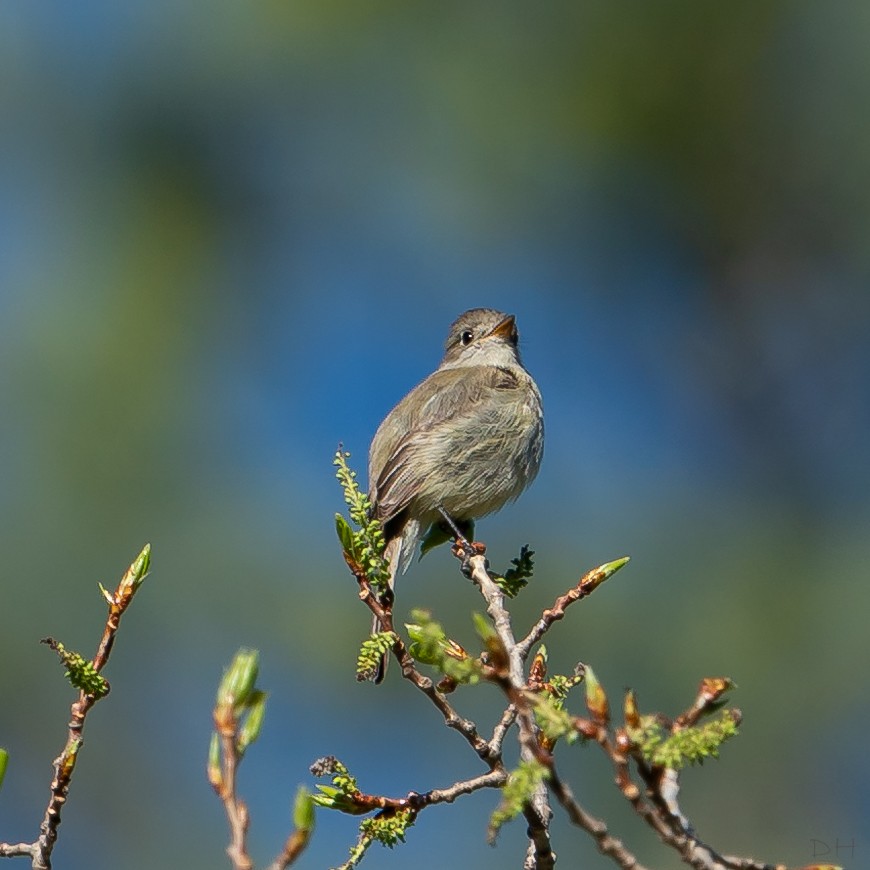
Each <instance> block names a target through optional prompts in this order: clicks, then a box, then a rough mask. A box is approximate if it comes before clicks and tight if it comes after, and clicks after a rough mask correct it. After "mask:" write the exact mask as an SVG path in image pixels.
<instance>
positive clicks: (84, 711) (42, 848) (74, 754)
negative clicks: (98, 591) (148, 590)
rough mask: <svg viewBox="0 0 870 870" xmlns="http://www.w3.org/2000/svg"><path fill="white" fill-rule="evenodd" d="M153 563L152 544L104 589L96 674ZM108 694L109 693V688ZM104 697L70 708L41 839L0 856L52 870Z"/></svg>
mask: <svg viewBox="0 0 870 870" xmlns="http://www.w3.org/2000/svg"><path fill="white" fill-rule="evenodd" d="M150 562H151V547H150V545H149V544H146V545H145V547H144V548H143V549H142V552H141V553H140V554H139V555H138V556H137V557H136V559H135V560H134V561H133V563H132V564H131V565H130V567H129V568H128V569H127V571H126V572H125V573H124V576H123V577H122V578H121V582H120V583H119V584H118V587H117V589H116V590H115V591H114V593H110V592H108V591H107V590H106V589H102V592H103V597H104V598H105V599H106V602H107V603H108V605H109V612H108V614H107V616H106V623H105V626H104V628H103V635H102V637H101V639H100V643H99V645H98V647H97V651H96V653H95V655H94V657H93V659H91V661H90V667H91V668H92V669H93V671H94V672H96V673H99V672H100V671H102V669H103V668H104V667H105V665H106V663H107V662H108V660H109V655H110V654H111V652H112V647H113V646H114V643H115V635H116V634H117V632H118V626H119V625H120V622H121V617H122V616H123V614H124V612H125V611H126V609H127V608H128V607H129V606H130V603H131V602H132V601H133V596H134V595H135V594H136V592H137V590H138V589H139V587H140V585H141V584H142V581H143V580H144V579H145V575H146V574H147V573H148V568H149V565H150ZM101 588H102V587H101ZM55 648H56V645H55ZM106 691H108V690H107V689H106ZM104 696H105V692H104V693H102V694H88V693H87V692H85V691H84V690H81V691H80V692H79V697H78V698H77V700H76V701H75V702H74V703H73V704H72V706H71V707H70V714H71V715H70V721H69V723H68V725H67V740H66V744H65V746H64V748H63V750H62V751H61V753H60V755H59V756H58V757H57V758H56V759H55V760H54V776H53V777H52V780H51V786H50V790H51V794H50V797H49V800H48V806H47V807H46V808H45V815H44V817H43V820H42V824H41V825H40V826H39V837H38V838H37V839H36V840H35V842H33V843H31V844H29V845H28V844H24V843H19V844H18V845H16V846H9V845H8V844H6V843H0V857H3V858H10V857H20V856H24V855H29V856H30V858H31V867H32V868H33V870H51V853H52V850H53V849H54V844H55V843H56V842H57V836H58V828H59V827H60V822H61V810H62V809H63V806H64V804H65V803H66V800H67V796H68V794H69V789H70V785H71V783H72V776H73V772H74V771H75V766H76V760H77V758H78V753H79V750H80V749H81V747H82V745H83V743H84V741H83V740H82V732H83V731H84V727H85V720H86V718H87V715H88V713H89V712H90V710H91V708H92V707H93V706H94V704H96V703H97V701H99V700H100V699H101V698H102V697H104Z"/></svg>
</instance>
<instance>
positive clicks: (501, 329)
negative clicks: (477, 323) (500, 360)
mask: <svg viewBox="0 0 870 870" xmlns="http://www.w3.org/2000/svg"><path fill="white" fill-rule="evenodd" d="M513 332H514V316H513V314H508V316H507V317H505V319H504V320H501V321H499V322H498V323H497V324H496V325H495V326H494V327H493V329H492V332H490V334H489V335H488V336H487V338H506V339H510V337H511V336H512V335H513Z"/></svg>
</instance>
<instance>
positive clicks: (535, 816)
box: [454, 540, 556, 870]
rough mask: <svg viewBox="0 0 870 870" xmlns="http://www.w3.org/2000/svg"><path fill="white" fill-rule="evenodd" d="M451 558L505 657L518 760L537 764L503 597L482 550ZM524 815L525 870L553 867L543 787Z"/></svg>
mask: <svg viewBox="0 0 870 870" xmlns="http://www.w3.org/2000/svg"><path fill="white" fill-rule="evenodd" d="M454 554H455V555H456V556H457V558H459V559H461V560H462V562H463V567H465V566H467V568H468V572H469V576H470V578H471V580H472V581H473V582H474V583H475V584H476V585H477V587H478V589H480V593H481V595H482V596H483V598H484V600H485V601H486V611H487V613H488V614H489V616H490V619H491V620H492V623H493V627H494V628H495V631H496V634H497V635H498V638H499V641H500V642H501V645H502V647H503V648H504V652H505V654H506V655H507V674H506V678H507V686H505V687H504V688H505V689H506V691H507V694H508V698H509V700H510V701H511V702H512V704H513V706H514V710H515V713H516V717H517V722H518V725H519V737H520V757H521V758H522V759H523V760H524V761H531V760H539V757H540V755H541V753H542V750H541V747H540V745H539V743H538V740H537V734H536V729H535V723H534V716H533V714H532V711H531V709H530V707H529V704H528V703H527V702H524V701H523V700H521V699H522V692H523V690H524V688H525V684H526V680H525V676H524V674H523V664H524V661H525V659H524V657H523V656H522V654H521V650H520V649H519V648H518V646H517V642H516V639H515V638H514V633H513V628H512V627H511V621H510V613H509V612H508V610H507V608H505V606H504V594H503V593H502V591H501V589H500V588H499V587H498V585H497V584H496V583H495V581H494V580H493V579H492V578H491V577H490V576H489V573H488V571H487V565H486V556H485V548H484V547H482V546H480V545H472V552H469V551H468V550H467V549H466V545H465V542H464V541H462V540H457V542H456V544H455V545H454ZM503 721H504V720H503ZM500 724H501V723H500ZM499 733H500V732H499ZM523 814H524V815H525V817H526V821H527V822H528V826H529V828H528V833H529V847H528V851H527V853H526V860H525V863H524V865H523V866H524V868H526V870H547V868H550V867H552V866H553V865H554V864H555V862H556V855H555V853H554V852H553V847H552V843H551V842H550V819H551V817H552V811H551V810H550V802H549V799H548V797H547V787H546V785H544V784H543V783H541V784H540V785H538V787H537V788H536V789H535V791H534V793H533V795H532V799H531V801H530V802H529V804H527V806H526V807H525V808H524V809H523Z"/></svg>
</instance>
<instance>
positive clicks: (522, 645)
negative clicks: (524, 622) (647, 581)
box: [517, 556, 628, 661]
mask: <svg viewBox="0 0 870 870" xmlns="http://www.w3.org/2000/svg"><path fill="white" fill-rule="evenodd" d="M627 562H628V556H623V557H622V558H621V559H616V560H615V561H613V562H605V563H604V564H603V565H599V566H598V567H597V568H593V569H592V570H591V571H587V572H586V573H585V574H584V575H583V576H582V577H581V578H580V579H579V580H578V581H577V583H576V585H575V586H574V587H573V588H572V589H569V590H568V591H567V592H566V593H565V594H564V595H560V596H559V597H558V598H557V599H556V600H555V602H553V606H552V607H551V608H549V609H548V610H545V611H544V612H543V613H542V614H541V618H540V619H539V620H538V621H537V622H536V623H535V624H534V625H533V626H532V630H531V631H530V632H529V633H528V634H527V635H526V636H525V637H524V638H523V639H522V640H521V641H520V642H519V643H518V644H517V651H518V654H519V656H520V658H521V659H522V661H525V660H526V659H527V658H528V656H529V652H530V651H531V649H532V647H533V646H534V645H535V644H536V643H537V642H538V641H539V640H540V639H541V638H542V637H543V636H544V635H545V634H546V633H547V631H549V629H550V627H551V626H552V625H553V623H554V622H556V621H557V620H559V619H561V618H562V617H563V616H564V615H565V611H566V610H567V609H568V607H569V606H570V605H571V604H573V603H574V602H575V601H579V600H580V599H581V598H585V597H586V596H587V595H591V594H592V593H593V592H594V591H595V590H596V589H597V588H598V587H599V586H600V585H601V584H602V583H603V582H604V581H605V580H607V578H608V577H611V576H612V575H613V574H614V573H616V571H618V570H619V569H620V568H621V567H622V566H623V565H625V564H626V563H627Z"/></svg>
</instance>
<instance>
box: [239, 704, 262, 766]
mask: <svg viewBox="0 0 870 870" xmlns="http://www.w3.org/2000/svg"><path fill="white" fill-rule="evenodd" d="M266 697H267V696H266V693H265V692H262V691H260V690H259V689H256V690H254V692H252V693H251V695H250V697H249V698H248V700H247V702H246V707H247V708H248V712H247V715H246V716H245V721H244V722H243V723H242V727H241V728H240V729H239V737H238V741H237V742H236V748H237V749H238V752H239V755H244V753H245V750H246V749H247V748H248V747H249V746H250V745H251V744H252V743H253V742H254V741H255V740H256V739H257V738H258V737H259V736H260V730H261V729H262V727H263V719H264V718H265V716H266Z"/></svg>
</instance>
